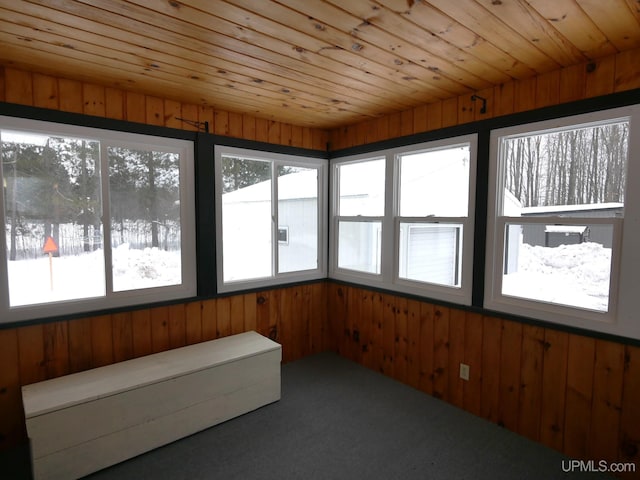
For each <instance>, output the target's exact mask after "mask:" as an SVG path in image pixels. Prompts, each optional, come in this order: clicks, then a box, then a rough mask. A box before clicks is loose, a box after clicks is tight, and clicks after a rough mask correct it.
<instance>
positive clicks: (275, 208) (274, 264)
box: [271, 162, 280, 277]
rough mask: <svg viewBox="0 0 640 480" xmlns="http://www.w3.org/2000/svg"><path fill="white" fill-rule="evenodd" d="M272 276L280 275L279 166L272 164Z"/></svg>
mask: <svg viewBox="0 0 640 480" xmlns="http://www.w3.org/2000/svg"><path fill="white" fill-rule="evenodd" d="M271 179H272V180H271V252H272V254H271V275H273V276H274V277H277V276H278V274H279V265H280V264H279V260H278V255H279V248H278V247H279V245H280V244H279V243H278V225H279V222H278V164H277V163H276V162H271Z"/></svg>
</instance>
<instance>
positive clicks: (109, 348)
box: [91, 315, 114, 368]
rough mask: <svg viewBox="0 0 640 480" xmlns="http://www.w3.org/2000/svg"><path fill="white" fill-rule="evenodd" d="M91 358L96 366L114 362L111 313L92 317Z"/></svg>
mask: <svg viewBox="0 0 640 480" xmlns="http://www.w3.org/2000/svg"><path fill="white" fill-rule="evenodd" d="M91 359H92V362H91V363H92V365H93V367H94V368H95V367H101V366H103V365H109V364H111V363H113V362H114V355H113V325H112V324H111V315H101V316H98V317H91Z"/></svg>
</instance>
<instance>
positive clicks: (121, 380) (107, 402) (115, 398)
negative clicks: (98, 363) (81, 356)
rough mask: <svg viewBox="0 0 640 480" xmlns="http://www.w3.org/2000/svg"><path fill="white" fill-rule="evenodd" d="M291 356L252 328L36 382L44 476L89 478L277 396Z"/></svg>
mask: <svg viewBox="0 0 640 480" xmlns="http://www.w3.org/2000/svg"><path fill="white" fill-rule="evenodd" d="M281 358H282V352H281V347H280V345H279V344H277V343H275V342H273V341H272V340H270V339H268V338H265V337H263V336H262V335H259V334H257V333H256V332H247V333H241V334H239V335H232V336H230V337H225V338H220V339H217V340H212V341H209V342H203V343H199V344H195V345H190V346H187V347H182V348H177V349H174V350H169V351H166V352H161V353H156V354H153V355H148V356H145V357H140V358H136V359H133V360H127V361H124V362H120V363H116V364H113V365H108V366H105V367H100V368H96V369H93V370H87V371H84V372H79V373H74V374H71V375H66V376H63V377H59V378H55V379H52V380H47V381H44V382H39V383H34V384H31V385H26V386H24V387H22V397H23V403H24V413H25V419H26V424H27V433H28V435H29V440H30V443H31V457H32V466H33V475H34V478H35V479H36V480H39V479H64V480H69V479H73V478H78V477H81V476H83V475H88V474H89V473H92V472H95V471H97V470H100V469H102V468H105V467H108V466H109V465H113V464H115V463H118V462H121V461H123V460H126V459H128V458H131V457H134V456H136V455H139V454H141V453H143V452H146V451H149V450H151V449H153V448H156V447H159V446H161V445H164V444H167V443H169V442H172V441H174V440H177V439H179V438H182V437H184V436H186V435H190V434H192V433H195V432H198V431H200V430H203V429H205V428H208V427H211V426H213V425H215V424H218V423H220V422H223V421H225V420H229V419H230V418H233V417H236V416H238V415H241V414H243V413H247V412H249V411H251V410H255V409H256V408H259V407H261V406H263V405H266V404H268V403H272V402H275V401H277V400H279V399H280V361H281Z"/></svg>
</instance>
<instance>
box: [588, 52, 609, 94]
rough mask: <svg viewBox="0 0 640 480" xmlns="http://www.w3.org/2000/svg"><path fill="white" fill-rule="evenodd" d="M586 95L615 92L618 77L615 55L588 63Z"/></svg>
mask: <svg viewBox="0 0 640 480" xmlns="http://www.w3.org/2000/svg"><path fill="white" fill-rule="evenodd" d="M585 69H586V72H587V75H586V84H585V96H586V97H587V98H589V97H597V96H598V95H606V94H608V93H611V92H613V89H614V84H615V77H616V59H615V57H605V58H601V59H598V60H597V61H594V62H591V63H589V64H587V66H586V67H585Z"/></svg>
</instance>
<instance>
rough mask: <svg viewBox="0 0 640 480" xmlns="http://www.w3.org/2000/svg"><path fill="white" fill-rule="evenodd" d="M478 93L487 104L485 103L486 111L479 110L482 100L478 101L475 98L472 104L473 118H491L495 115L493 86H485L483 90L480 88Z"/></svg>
mask: <svg viewBox="0 0 640 480" xmlns="http://www.w3.org/2000/svg"><path fill="white" fill-rule="evenodd" d="M478 95H479V96H481V97H482V98H484V99H485V100H486V101H487V105H486V110H487V111H486V112H485V113H482V112H481V111H480V110H481V108H482V101H478V100H476V102H475V103H474V105H473V115H474V117H473V118H474V120H484V119H486V118H491V117H493V116H495V111H494V95H495V89H494V88H487V89H485V90H480V91H479V92H478Z"/></svg>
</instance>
